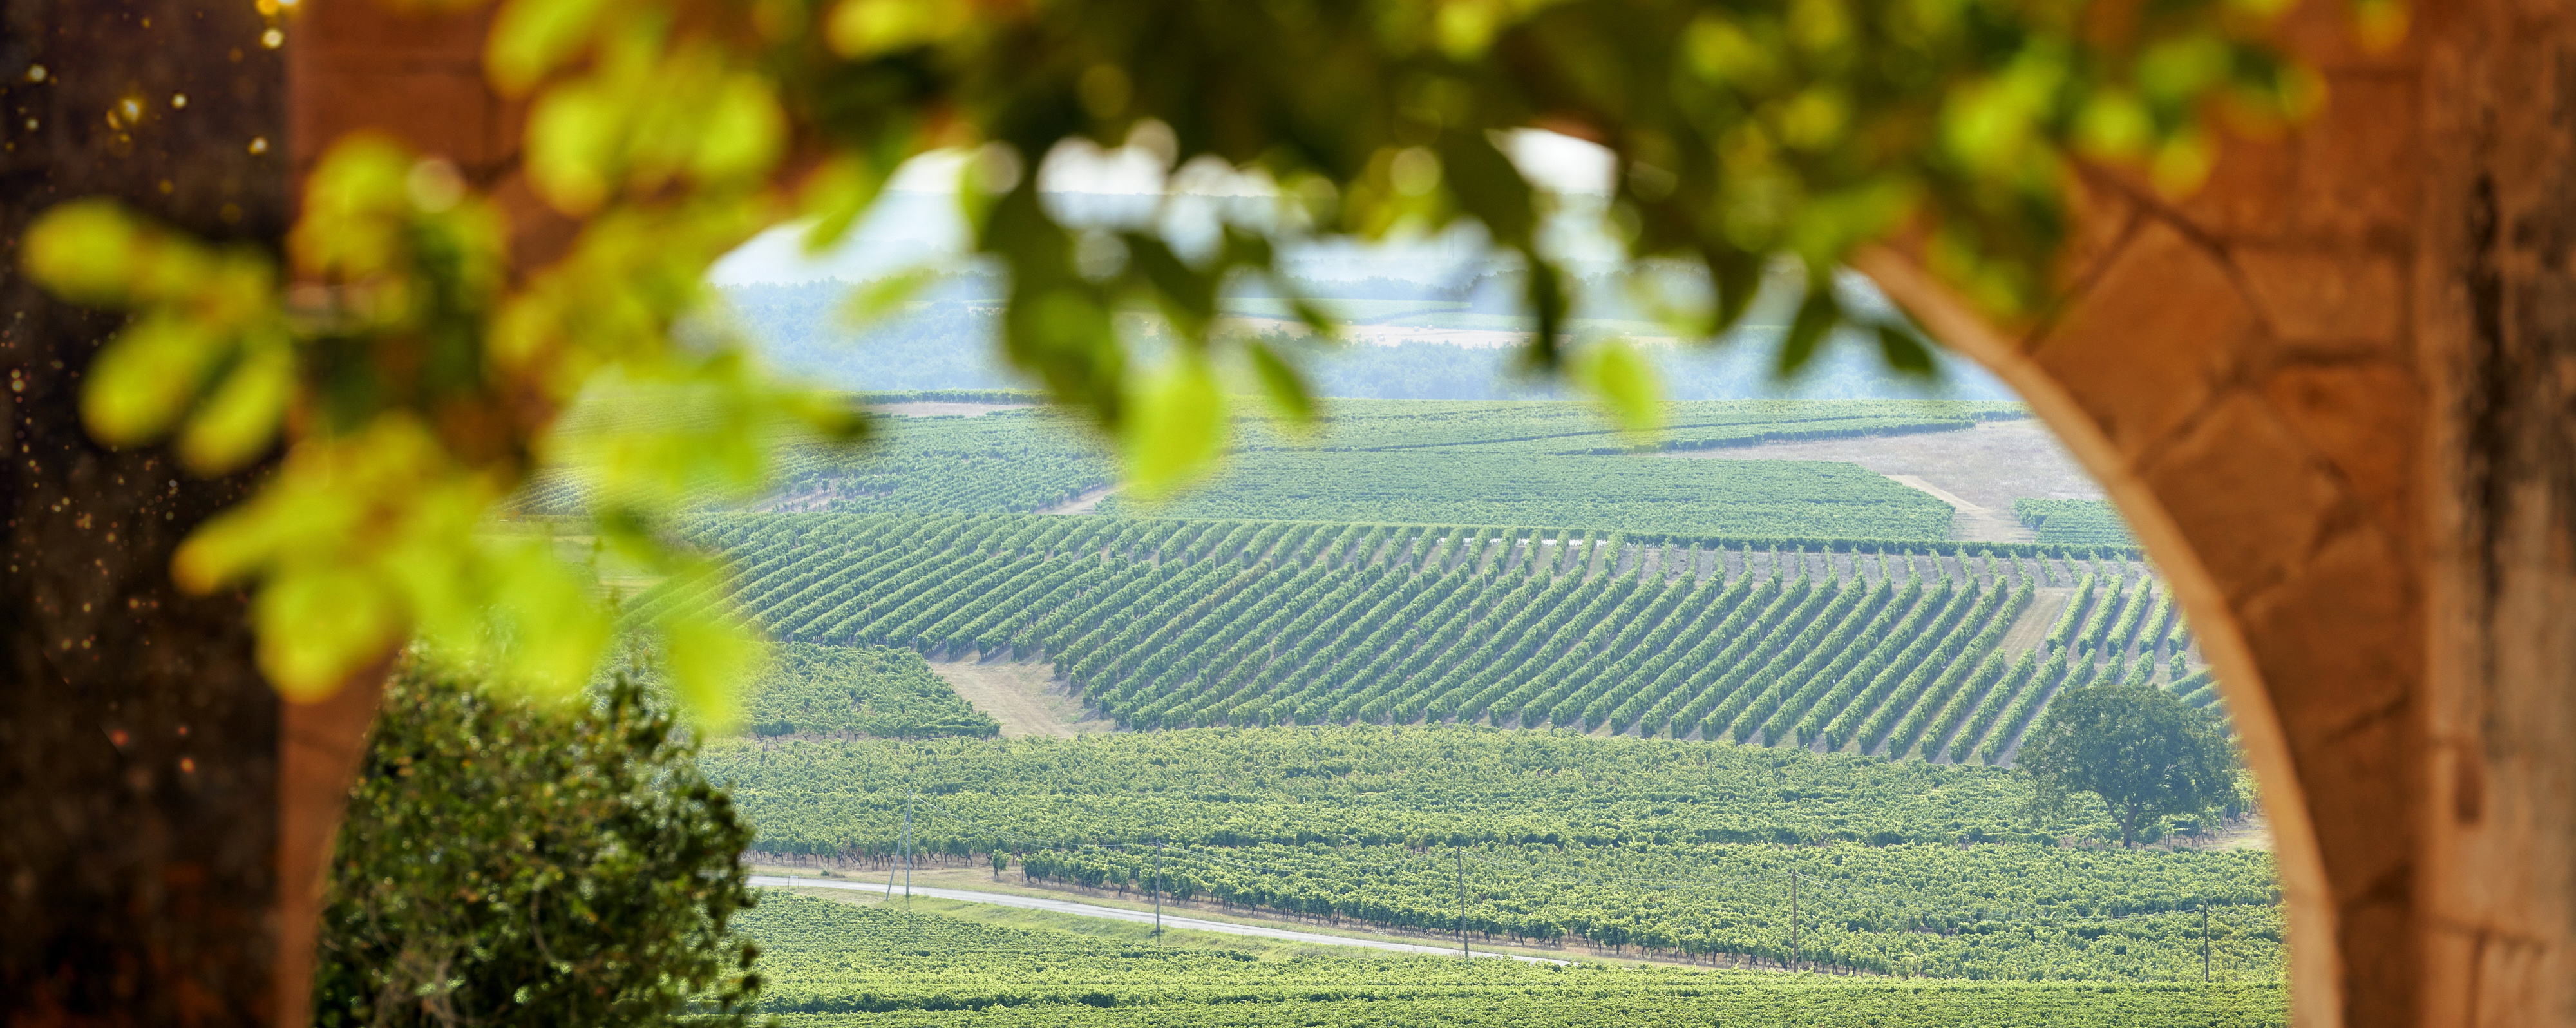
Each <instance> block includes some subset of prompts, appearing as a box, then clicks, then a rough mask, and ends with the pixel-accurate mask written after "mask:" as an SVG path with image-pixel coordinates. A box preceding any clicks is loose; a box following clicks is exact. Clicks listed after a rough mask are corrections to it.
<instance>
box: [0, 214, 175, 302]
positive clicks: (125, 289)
mask: <svg viewBox="0 0 2576 1028" xmlns="http://www.w3.org/2000/svg"><path fill="white" fill-rule="evenodd" d="M150 234H151V230H150V229H149V228H148V227H147V226H145V224H144V223H143V222H142V220H141V219H139V218H136V217H135V216H133V215H131V214H129V213H127V212H126V210H125V208H124V207H122V206H120V205H119V204H118V203H117V202H116V201H114V200H109V199H105V198H91V199H84V200H74V201H71V202H70V203H65V204H61V205H59V206H55V207H52V208H50V209H48V210H46V211H45V213H43V214H41V215H38V216H37V217H36V223H35V225H33V226H32V227H30V228H28V230H27V237H26V241H25V243H24V244H23V245H24V247H25V249H24V251H23V254H22V255H21V257H20V259H19V266H20V267H23V268H25V269H27V276H28V277H29V278H33V279H35V280H36V281H37V282H40V283H43V284H44V286H45V288H47V289H50V290H52V291H53V292H54V295H56V296H60V297H62V298H63V299H66V300H69V301H71V302H73V303H79V304H88V305H91V306H107V305H111V304H121V303H124V302H125V301H126V299H127V297H128V296H129V295H131V292H132V283H133V280H134V261H135V260H136V258H137V257H138V256H139V255H140V252H141V251H142V250H143V248H144V247H145V246H146V245H147V241H148V240H149V237H150Z"/></svg>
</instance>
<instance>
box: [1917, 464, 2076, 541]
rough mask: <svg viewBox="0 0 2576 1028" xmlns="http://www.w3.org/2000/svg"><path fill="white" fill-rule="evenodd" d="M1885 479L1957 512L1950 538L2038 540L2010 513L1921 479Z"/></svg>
mask: <svg viewBox="0 0 2576 1028" xmlns="http://www.w3.org/2000/svg"><path fill="white" fill-rule="evenodd" d="M1887 477H1888V480H1889V481H1892V482H1895V483H1896V484H1898V485H1901V486H1904V487H1906V488H1908V489H1912V490H1915V491H1917V492H1921V493H1925V494H1928V495H1930V496H1931V497H1932V498H1933V499H1935V500H1939V501H1941V502H1943V503H1946V504H1949V505H1950V509H1951V510H1953V511H1955V512H1957V513H1956V514H1955V515H1953V516H1952V518H1951V521H1950V535H1951V537H1952V538H1955V539H1963V540H1968V541H1971V542H1986V543H2026V542H2032V541H2035V540H2037V539H2038V538H2039V533H2037V532H2033V531H2031V530H2030V529H2027V528H2023V527H2022V526H2021V522H2020V520H2018V519H2016V518H2014V517H2013V515H2012V512H2010V511H2001V510H1996V509H1994V508H1992V507H1980V506H1978V505H1976V504H1973V503H1970V502H1968V501H1966V500H1963V499H1960V498H1959V494H1957V493H1953V492H1951V491H1949V490H1947V489H1943V488H1941V487H1940V486H1937V485H1933V484H1932V483H1930V482H1927V481H1924V480H1923V476H1921V475H1889V476H1887Z"/></svg>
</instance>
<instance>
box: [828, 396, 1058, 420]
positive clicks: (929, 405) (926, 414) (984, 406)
mask: <svg viewBox="0 0 2576 1028" xmlns="http://www.w3.org/2000/svg"><path fill="white" fill-rule="evenodd" d="M1035 406H1037V405H1036V404H1034V403H948V402H945V401H938V400H923V401H919V402H916V403H889V404H885V405H882V406H878V407H872V408H869V409H870V410H874V411H876V412H878V413H880V414H898V415H902V416H903V417H907V418H940V417H949V416H952V415H954V416H957V417H966V418H973V417H981V416H983V415H986V414H990V413H993V412H994V411H997V410H1020V409H1023V408H1027V407H1035Z"/></svg>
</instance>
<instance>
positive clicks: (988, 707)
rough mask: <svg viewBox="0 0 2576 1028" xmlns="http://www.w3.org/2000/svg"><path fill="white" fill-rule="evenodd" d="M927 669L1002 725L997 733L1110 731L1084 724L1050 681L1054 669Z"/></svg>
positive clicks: (946, 663) (1015, 663) (1030, 665)
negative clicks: (1000, 730)
mask: <svg viewBox="0 0 2576 1028" xmlns="http://www.w3.org/2000/svg"><path fill="white" fill-rule="evenodd" d="M930 670H931V672H932V673H934V674H937V675H938V676H939V677H940V679H941V680H943V681H946V682H947V683H948V685H949V687H950V688H953V689H956V690H957V695H959V696H962V697H965V699H966V702H968V703H970V704H973V705H974V707H975V709H977V710H980V711H983V712H984V713H987V714H990V715H992V716H993V720H995V721H999V722H1001V723H1002V734H1003V735H1005V736H1010V737H1014V738H1016V737H1019V736H1023V735H1042V736H1053V737H1055V738H1067V737H1070V736H1076V735H1084V734H1088V733H1091V732H1107V731H1113V730H1115V729H1116V728H1117V725H1116V724H1115V723H1113V722H1109V721H1103V720H1094V719H1089V718H1087V717H1086V716H1085V712H1084V710H1083V709H1082V702H1081V701H1080V700H1077V699H1075V698H1074V697H1073V696H1072V695H1071V694H1069V693H1067V692H1066V691H1065V688H1064V686H1063V685H1062V684H1060V683H1058V682H1056V681H1055V669H1054V668H1052V667H1050V666H1048V665H1045V664H1040V663H1037V662H1035V661H1025V660H994V661H982V660H976V659H973V658H971V657H970V658H967V659H964V660H935V661H931V662H930Z"/></svg>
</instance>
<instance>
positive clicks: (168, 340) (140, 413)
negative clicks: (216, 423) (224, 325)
mask: <svg viewBox="0 0 2576 1028" xmlns="http://www.w3.org/2000/svg"><path fill="white" fill-rule="evenodd" d="M230 342H231V341H230V340H227V339H224V338H222V337H221V336H219V335H218V334H216V333H215V332H213V331H210V330H209V329H208V327H207V326H206V325H204V324H202V323H200V322H197V321H193V320H190V319H187V318H183V317H178V316H174V315H172V314H168V313H158V312H156V313H154V314H151V315H147V316H145V317H144V318H142V319H141V320H139V321H136V322H135V323H134V324H133V325H132V326H130V327H128V328H127V329H126V330H125V331H124V332H121V333H119V334H118V335H117V337H116V338H115V339H114V340H112V341H110V342H109V343H108V344H107V348H106V349H105V350H103V351H101V352H100V353H99V355H98V359H97V360H95V361H92V362H91V363H90V367H89V373H88V375H87V376H86V377H85V378H84V379H83V381H82V383H81V420H82V421H84V422H86V423H87V424H88V425H89V432H90V435H92V436H95V437H97V439H98V441H100V442H102V443H106V444H107V445H109V446H135V445H140V444H142V443H148V442H151V441H152V440H154V439H158V438H160V437H161V435H162V433H164V432H167V431H169V430H170V426H171V425H172V424H174V423H176V422H177V421H178V419H179V415H181V414H182V413H185V412H186V411H187V409H188V405H189V404H190V403H192V402H194V401H195V400H196V398H197V392H198V390H200V389H203V388H205V385H206V376H207V374H208V372H209V371H210V370H212V369H213V368H214V366H215V364H216V362H217V361H219V360H221V359H222V358H223V356H224V355H225V354H226V353H227V352H228V351H229V350H230V349H231V346H230V345H229V344H230Z"/></svg>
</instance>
